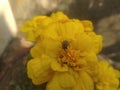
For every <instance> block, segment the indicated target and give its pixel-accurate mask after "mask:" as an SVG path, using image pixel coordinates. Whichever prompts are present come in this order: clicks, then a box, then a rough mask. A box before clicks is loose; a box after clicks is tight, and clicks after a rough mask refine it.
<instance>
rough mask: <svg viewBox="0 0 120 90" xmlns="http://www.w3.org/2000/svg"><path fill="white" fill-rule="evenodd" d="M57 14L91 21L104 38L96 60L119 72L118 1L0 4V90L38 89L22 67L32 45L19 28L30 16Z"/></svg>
mask: <svg viewBox="0 0 120 90" xmlns="http://www.w3.org/2000/svg"><path fill="white" fill-rule="evenodd" d="M56 11H63V12H64V13H65V14H67V15H68V16H69V17H70V18H78V19H80V20H86V19H87V20H91V21H92V22H93V24H94V29H95V32H96V33H97V34H101V35H102V36H103V50H102V52H101V53H100V56H99V57H100V58H107V60H108V61H109V62H110V63H111V64H112V65H113V66H114V67H115V68H117V69H120V0H0V90H38V89H39V88H40V87H39V86H33V85H32V83H31V81H30V80H29V79H27V76H26V69H25V65H26V62H27V61H26V60H27V59H28V58H30V56H29V54H28V53H29V49H30V48H31V47H32V44H31V43H30V42H27V41H25V39H24V35H23V34H22V33H21V32H20V28H21V27H22V26H23V23H24V22H25V21H26V20H29V19H32V18H33V16H36V15H50V14H51V13H52V12H56ZM21 78H22V79H21ZM39 90H40V89H39ZM41 90H42V89H41Z"/></svg>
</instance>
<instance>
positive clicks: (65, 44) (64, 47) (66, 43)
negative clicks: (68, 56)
mask: <svg viewBox="0 0 120 90" xmlns="http://www.w3.org/2000/svg"><path fill="white" fill-rule="evenodd" d="M68 46H69V42H68V41H67V40H64V41H63V42H62V49H64V50H65V49H67V48H68Z"/></svg>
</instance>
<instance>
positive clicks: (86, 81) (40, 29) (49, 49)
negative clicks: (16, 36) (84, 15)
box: [22, 12, 118, 90]
mask: <svg viewBox="0 0 120 90" xmlns="http://www.w3.org/2000/svg"><path fill="white" fill-rule="evenodd" d="M22 31H24V32H26V33H27V36H28V37H27V39H28V40H30V41H35V46H34V47H33V48H32V49H31V51H30V53H31V55H32V57H33V59H32V60H30V61H29V62H28V64H27V70H28V72H27V73H28V77H29V78H31V79H32V81H33V83H34V84H36V85H39V84H42V83H45V82H48V84H47V86H46V90H95V88H94V86H95V85H96V87H97V89H98V90H105V89H103V88H102V89H101V88H100V89H99V87H102V86H101V84H99V80H102V79H101V78H102V76H100V73H101V72H102V69H100V72H98V71H97V70H96V68H97V67H99V66H100V65H99V61H98V58H97V54H98V53H99V52H100V51H101V48H102V37H101V36H100V35H96V34H95V33H94V31H93V25H92V22H90V21H88V20H83V21H80V20H77V19H69V18H68V17H67V16H66V15H64V14H63V13H62V12H57V13H53V14H52V15H51V16H50V17H48V16H37V17H35V18H33V20H31V21H28V22H26V23H25V26H24V27H23V29H22ZM102 66H103V65H102ZM99 68H100V67H99ZM110 72H112V71H111V69H110ZM95 75H96V76H95ZM99 76H100V77H99ZM95 77H96V78H95ZM117 78H118V77H117V75H116V77H113V79H117ZM108 82H109V81H108ZM95 83H96V84H95ZM115 84H116V81H115ZM117 85H118V83H117ZM117 85H116V86H115V88H114V89H113V90H117V89H116V88H117ZM105 87H107V86H105ZM106 90H109V89H106ZM111 90H112V89H111Z"/></svg>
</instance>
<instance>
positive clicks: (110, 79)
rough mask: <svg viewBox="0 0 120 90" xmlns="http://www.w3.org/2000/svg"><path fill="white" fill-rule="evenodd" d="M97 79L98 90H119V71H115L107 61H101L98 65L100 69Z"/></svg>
mask: <svg viewBox="0 0 120 90" xmlns="http://www.w3.org/2000/svg"><path fill="white" fill-rule="evenodd" d="M96 70H97V72H98V73H97V75H96V76H95V78H96V81H95V83H96V89H97V90H118V86H119V79H118V78H119V76H120V75H119V76H118V71H116V70H115V69H113V67H112V66H111V65H110V64H109V63H108V62H107V61H104V60H103V61H100V62H99V63H98V68H96Z"/></svg>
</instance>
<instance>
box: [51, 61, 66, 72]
mask: <svg viewBox="0 0 120 90" xmlns="http://www.w3.org/2000/svg"><path fill="white" fill-rule="evenodd" d="M51 68H52V70H54V71H59V72H65V71H68V67H67V65H61V64H60V63H58V62H57V61H54V62H52V63H51Z"/></svg>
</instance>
